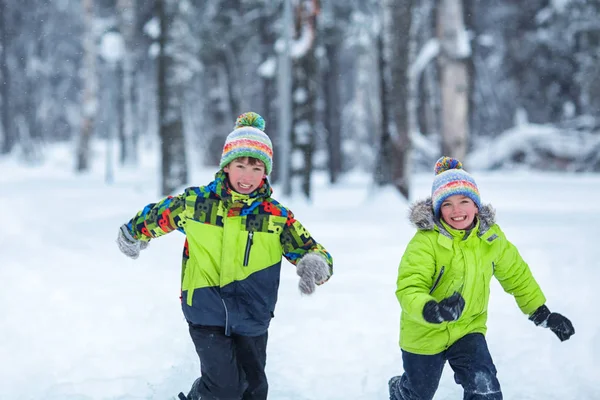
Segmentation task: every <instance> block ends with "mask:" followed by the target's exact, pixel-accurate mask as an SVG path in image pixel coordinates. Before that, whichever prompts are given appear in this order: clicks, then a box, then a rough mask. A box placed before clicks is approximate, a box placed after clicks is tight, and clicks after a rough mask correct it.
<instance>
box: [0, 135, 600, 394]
mask: <svg viewBox="0 0 600 400" xmlns="http://www.w3.org/2000/svg"><path fill="white" fill-rule="evenodd" d="M102 148H103V145H98V144H96V147H95V148H94V149H95V150H94V151H95V154H96V156H97V157H96V159H97V161H96V163H95V164H94V166H93V170H92V172H91V173H89V174H88V175H82V176H77V175H73V174H72V172H71V171H72V165H71V164H72V158H73V157H72V156H71V149H70V148H67V147H64V148H46V159H45V160H46V163H45V164H44V166H43V167H31V168H28V167H24V166H22V165H20V164H19V163H18V162H17V161H16V160H15V157H7V158H0V171H1V172H2V173H1V174H0V207H1V209H2V210H3V218H2V230H1V231H0V260H1V262H0V284H1V290H0V309H1V310H2V313H0V338H2V340H0V360H2V361H1V362H0V382H2V384H0V398H2V399H11V400H25V399H27V400H29V399H45V400H100V399H102V400H109V399H110V400H125V399H156V400H158V399H160V400H164V399H168V398H172V397H173V396H174V395H176V394H177V393H178V392H179V391H187V390H188V388H189V386H190V385H191V383H192V381H193V380H194V379H195V378H196V376H197V374H198V373H199V372H198V371H199V365H198V360H197V356H196V354H195V352H194V348H193V345H192V342H191V340H190V339H189V336H188V331H187V326H186V324H185V321H184V319H183V316H182V314H181V310H180V305H179V274H180V271H179V267H180V255H181V247H182V243H183V239H184V237H183V236H182V235H181V234H179V233H173V234H171V235H167V236H165V237H163V238H161V239H160V240H155V241H153V242H152V243H151V244H150V246H149V247H148V249H146V250H144V251H143V252H142V254H141V256H140V258H139V259H137V260H130V259H128V258H126V257H125V256H124V255H122V254H121V253H119V251H118V248H117V246H116V244H115V242H114V240H115V238H116V235H117V230H118V227H119V225H120V224H122V223H123V222H125V221H126V220H128V219H129V218H131V217H132V216H133V214H134V213H135V212H136V211H138V210H139V209H140V208H141V207H143V206H144V205H145V204H147V203H149V202H151V201H155V200H157V199H158V197H159V196H158V194H157V192H158V189H157V186H158V179H157V176H158V171H159V167H158V166H159V162H158V158H156V159H152V158H147V157H145V158H144V160H143V162H144V165H143V166H142V167H141V168H139V169H120V170H118V172H117V174H116V176H115V183H114V184H113V185H112V186H107V185H105V184H104V177H103V176H102V172H103V171H104V169H105V167H104V166H103V165H102V161H103V160H104V157H103V156H102V155H100V154H98V152H99V151H101V149H102ZM214 172H215V171H214V170H211V169H194V170H193V171H192V174H191V175H192V177H193V179H192V182H194V183H197V184H204V183H207V182H208V181H209V180H210V179H211V178H212V176H213V174H214ZM471 172H472V173H473V174H474V176H475V178H476V179H477V182H478V184H479V187H480V191H481V193H482V199H483V201H484V202H485V203H491V204H493V205H494V207H495V208H496V209H497V218H498V221H499V223H500V225H501V227H502V228H503V230H504V231H505V233H506V234H507V235H508V237H509V238H510V239H511V240H512V242H513V243H514V244H515V245H516V246H517V247H518V248H519V250H520V252H521V255H522V256H523V257H524V258H525V260H527V261H528V263H529V265H530V267H531V268H532V270H533V273H534V275H535V277H536V278H537V280H538V282H539V283H540V284H541V286H542V288H543V290H544V292H545V294H546V296H547V297H548V303H547V304H548V306H549V307H550V309H551V310H553V311H557V312H561V313H563V314H564V315H566V316H567V317H569V318H570V319H571V320H572V321H573V324H574V326H575V329H576V334H575V335H574V336H573V337H572V338H571V340H569V341H567V342H564V343H561V342H560V341H559V340H558V339H557V338H556V337H555V336H554V334H553V333H552V332H550V331H549V330H547V329H542V328H539V327H536V326H534V324H533V323H531V322H530V321H528V320H527V318H526V317H525V316H524V315H522V314H521V313H520V311H519V310H518V308H517V306H516V304H515V302H514V300H513V299H512V297H511V296H510V295H508V294H505V293H504V292H503V291H502V290H501V287H500V286H499V285H498V284H497V283H494V285H493V286H492V295H491V300H490V310H489V315H490V316H489V323H488V328H489V329H488V335H487V340H488V343H489V347H490V349H491V352H492V356H493V358H494V361H495V364H496V367H497V369H498V377H499V380H500V383H501V385H502V388H503V392H504V397H505V398H506V399H522V400H527V399H542V398H543V399H561V400H564V399H594V398H595V399H598V398H600V387H599V386H598V385H597V381H598V377H599V376H600V366H599V364H598V362H597V360H598V358H599V357H600V326H599V324H598V319H597V316H598V310H597V309H596V308H595V304H597V286H598V282H600V268H598V265H597V264H598V260H599V259H600V246H598V245H597V237H596V235H595V234H594V231H595V229H594V230H592V228H595V227H597V226H598V225H600V212H599V210H598V205H597V204H596V203H595V202H594V201H593V199H596V198H598V197H599V195H600V176H599V175H591V174H578V175H576V174H559V173H552V174H549V173H546V174H542V173H533V172H527V171H512V172H508V171H501V172H493V173H492V172H478V171H471ZM431 178H432V177H431V175H430V174H428V173H426V174H417V175H415V176H414V177H413V179H412V183H413V188H412V189H413V197H414V198H415V199H417V198H421V197H425V196H427V195H428V193H429V190H430V184H431ZM280 192H281V190H280V189H279V188H278V186H275V197H276V198H277V199H278V200H280V201H282V202H283V203H284V204H286V205H287V206H289V207H290V208H291V209H292V210H293V211H294V213H295V215H296V217H297V218H298V219H299V220H300V221H302V222H303V223H304V224H305V225H306V226H307V228H308V229H309V230H310V231H311V233H312V234H313V235H314V236H315V237H316V238H317V239H318V240H319V241H321V242H322V243H323V244H324V245H325V246H326V247H327V249H328V250H329V251H330V252H331V253H332V255H333V257H334V262H335V275H334V276H333V277H332V278H331V280H330V281H329V282H328V283H326V284H325V285H323V286H322V287H319V288H318V289H317V292H316V293H315V294H314V295H313V296H301V295H300V294H299V292H298V289H297V276H296V275H295V271H294V268H293V267H292V266H291V265H289V264H287V263H285V265H284V268H282V277H281V287H280V293H279V299H280V300H279V302H278V305H277V309H276V310H275V319H274V320H273V322H272V325H271V329H270V331H269V347H268V360H267V373H268V376H269V381H270V396H269V398H270V399H274V400H309V399H312V400H338V399H340V400H341V399H353V400H375V399H386V398H387V381H388V379H389V378H390V377H391V376H393V375H397V374H400V373H401V372H402V363H401V354H400V350H399V348H398V345H397V342H398V329H399V326H398V323H399V322H398V321H399V306H398V303H397V301H396V298H395V296H394V290H395V280H396V273H397V266H398V263H399V260H400V257H401V255H402V252H403V250H404V247H405V245H406V243H407V242H408V240H409V239H410V237H411V236H412V235H413V233H414V229H413V228H412V227H410V226H409V223H408V221H407V219H406V215H407V202H406V201H404V200H402V199H401V198H400V197H399V196H398V194H397V193H396V192H395V191H393V190H392V189H391V188H386V189H383V190H375V189H374V188H373V187H372V185H371V183H370V179H369V177H368V176H363V175H359V174H356V175H349V176H345V177H344V179H343V181H342V183H340V184H338V185H336V186H334V187H330V186H328V184H327V179H326V177H325V176H319V177H318V179H316V180H315V184H314V194H315V197H314V199H313V201H312V202H310V203H309V202H307V201H305V200H303V199H302V198H301V197H291V198H284V197H281V196H278V193H280ZM461 393H462V390H461V388H460V387H459V386H457V385H456V384H455V383H454V381H453V377H452V371H451V369H450V368H449V367H448V366H446V368H445V370H444V374H443V376H442V381H441V383H440V388H439V390H438V392H437V395H436V397H435V399H436V400H446V399H457V398H461V397H462V394H461Z"/></svg>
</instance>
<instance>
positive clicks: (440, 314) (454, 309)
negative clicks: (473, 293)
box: [423, 292, 465, 324]
mask: <svg viewBox="0 0 600 400" xmlns="http://www.w3.org/2000/svg"><path fill="white" fill-rule="evenodd" d="M464 309H465V299H463V297H462V296H461V295H460V293H458V292H454V294H453V295H452V296H450V297H447V298H445V299H444V300H442V301H440V302H439V303H438V302H437V301H435V300H429V301H428V302H427V303H425V307H423V318H425V321H427V322H431V323H432V324H441V323H442V322H444V321H456V320H457V319H459V318H460V316H461V314H462V312H463V310H464Z"/></svg>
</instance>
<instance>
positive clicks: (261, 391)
mask: <svg viewBox="0 0 600 400" xmlns="http://www.w3.org/2000/svg"><path fill="white" fill-rule="evenodd" d="M189 329H190V336H191V337H192V341H193V342H194V346H195V347H196V352H197V353H198V357H200V372H201V376H200V378H199V379H198V381H197V382H195V383H194V387H193V392H196V393H190V396H189V397H190V398H192V399H201V400H266V399H267V391H268V387H269V386H268V384H267V376H266V375H265V365H266V362H267V336H268V333H265V334H263V335H260V336H252V337H251V336H240V335H235V334H232V335H231V336H226V335H225V329H224V328H223V327H216V326H201V325H192V324H190V325H189Z"/></svg>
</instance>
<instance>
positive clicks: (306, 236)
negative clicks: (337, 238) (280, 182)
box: [280, 210, 333, 294]
mask: <svg viewBox="0 0 600 400" xmlns="http://www.w3.org/2000/svg"><path fill="white" fill-rule="evenodd" d="M280 241H281V247H282V249H283V256H284V257H285V258H286V259H287V260H288V261H289V262H290V263H292V264H294V265H295V266H296V271H297V273H298V275H299V276H300V278H301V279H300V283H299V288H300V291H301V292H302V293H304V294H311V293H312V292H313V291H314V289H315V284H316V285H321V284H323V283H325V282H327V281H328V280H329V278H330V277H331V275H333V259H332V257H331V254H329V252H328V251H327V250H325V247H323V246H322V245H321V244H320V243H318V242H317V241H316V240H314V239H313V237H312V236H311V234H310V233H309V232H308V230H306V228H304V226H303V225H302V224H301V223H300V222H299V221H297V220H296V219H295V218H294V214H293V213H292V212H291V211H289V210H288V216H287V221H286V224H285V227H284V229H283V231H282V233H281V236H280Z"/></svg>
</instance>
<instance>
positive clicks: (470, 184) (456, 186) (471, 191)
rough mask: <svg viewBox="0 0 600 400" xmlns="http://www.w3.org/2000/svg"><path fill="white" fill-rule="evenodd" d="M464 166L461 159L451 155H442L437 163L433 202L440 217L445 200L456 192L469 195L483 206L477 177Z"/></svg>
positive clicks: (435, 211)
mask: <svg viewBox="0 0 600 400" xmlns="http://www.w3.org/2000/svg"><path fill="white" fill-rule="evenodd" d="M462 167H463V166H462V163H461V162H460V161H458V160H457V159H455V158H451V157H441V158H440V159H439V160H437V162H436V163H435V168H434V171H435V178H433V184H432V185H431V203H432V205H433V212H434V214H435V216H436V217H438V218H439V216H440V208H441V207H442V203H443V202H444V200H446V199H447V198H448V197H450V196H454V195H455V194H460V195H463V196H467V197H468V198H470V199H471V200H473V202H474V203H475V205H476V206H477V208H481V199H480V198H479V189H478V188H477V184H476V183H475V179H473V177H472V176H471V175H470V174H469V173H468V172H467V171H465V170H464V169H462Z"/></svg>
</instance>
